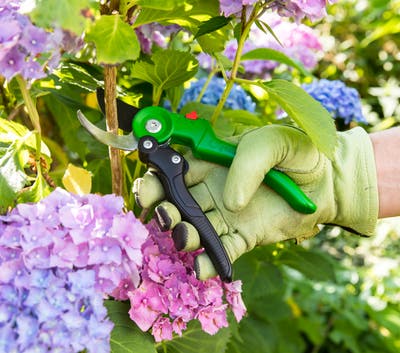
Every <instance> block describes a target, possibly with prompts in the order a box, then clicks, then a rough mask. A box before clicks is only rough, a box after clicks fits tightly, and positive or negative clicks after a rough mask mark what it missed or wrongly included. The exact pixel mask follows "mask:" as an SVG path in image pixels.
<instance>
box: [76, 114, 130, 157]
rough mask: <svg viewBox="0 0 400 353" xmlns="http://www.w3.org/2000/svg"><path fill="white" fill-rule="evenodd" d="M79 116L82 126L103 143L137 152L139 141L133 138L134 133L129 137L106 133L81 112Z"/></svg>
mask: <svg viewBox="0 0 400 353" xmlns="http://www.w3.org/2000/svg"><path fill="white" fill-rule="evenodd" d="M77 116H78V119H79V121H80V122H81V124H82V126H83V127H84V128H85V129H86V130H87V131H89V133H90V134H91V135H92V136H93V137H94V138H95V139H96V140H98V141H100V142H101V143H104V144H105V145H108V146H110V147H114V148H118V149H120V150H124V151H135V150H137V148H138V141H137V140H136V138H135V137H134V136H133V132H131V133H130V134H129V135H116V134H113V133H112V132H108V131H104V130H102V129H100V128H98V127H97V126H96V125H94V124H92V123H91V122H90V121H89V120H88V119H87V118H86V117H85V115H83V113H82V112H81V111H80V110H78V112H77Z"/></svg>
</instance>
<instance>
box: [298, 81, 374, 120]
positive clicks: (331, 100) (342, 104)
mask: <svg viewBox="0 0 400 353" xmlns="http://www.w3.org/2000/svg"><path fill="white" fill-rule="evenodd" d="M302 87H303V88H304V89H305V91H306V92H308V93H309V94H310V95H311V96H312V97H313V98H315V99H316V100H317V101H319V102H320V103H321V104H322V105H323V106H324V107H325V109H326V110H327V111H328V112H329V113H331V115H332V117H333V118H335V119H343V120H344V123H345V124H349V123H350V122H351V121H352V120H355V121H358V122H362V123H366V122H367V121H366V119H365V117H364V116H363V114H362V109H361V101H360V95H359V94H358V92H357V90H356V89H354V88H351V87H347V86H346V85H345V84H344V82H342V81H339V80H334V81H330V80H326V79H321V80H316V81H313V82H312V83H310V84H303V85H302Z"/></svg>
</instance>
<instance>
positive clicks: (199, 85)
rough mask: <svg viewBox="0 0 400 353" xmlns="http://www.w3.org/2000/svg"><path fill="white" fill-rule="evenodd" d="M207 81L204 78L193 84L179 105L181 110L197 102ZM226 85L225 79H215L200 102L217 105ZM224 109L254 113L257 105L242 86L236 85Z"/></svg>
mask: <svg viewBox="0 0 400 353" xmlns="http://www.w3.org/2000/svg"><path fill="white" fill-rule="evenodd" d="M206 81H207V79H206V78H205V77H203V78H201V79H199V80H198V81H195V82H193V83H192V84H191V85H190V87H189V88H188V89H186V90H185V92H184V94H183V96H182V99H181V102H180V104H179V109H181V108H182V107H183V106H184V105H185V104H186V103H188V102H195V101H196V99H197V97H198V96H199V94H200V92H201V90H202V89H203V86H204V85H205V83H206ZM225 85H226V83H225V80H224V79H223V78H221V77H213V78H212V79H211V81H210V83H209V84H208V86H207V89H206V91H205V93H204V94H203V96H202V97H201V101H200V102H201V103H203V104H209V105H217V104H218V102H219V100H220V98H221V96H222V93H223V91H224V89H225ZM224 107H225V108H230V109H235V110H236V109H242V110H247V111H249V112H254V111H255V107H256V104H255V103H254V102H253V100H252V99H251V97H250V96H249V95H248V94H247V93H246V92H245V90H244V89H243V88H242V87H241V86H239V85H236V84H235V85H234V86H233V88H232V90H231V92H230V93H229V96H228V99H227V100H226V102H225V105H224Z"/></svg>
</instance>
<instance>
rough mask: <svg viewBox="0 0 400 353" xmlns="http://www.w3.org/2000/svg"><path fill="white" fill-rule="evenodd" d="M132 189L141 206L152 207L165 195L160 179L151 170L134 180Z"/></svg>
mask: <svg viewBox="0 0 400 353" xmlns="http://www.w3.org/2000/svg"><path fill="white" fill-rule="evenodd" d="M132 191H133V194H134V196H135V201H136V203H137V204H138V206H139V207H141V208H150V207H152V206H153V205H155V204H156V203H158V202H160V201H161V200H163V199H164V197H165V193H164V189H163V187H162V185H161V182H160V180H159V179H158V178H157V176H156V175H155V174H154V173H152V172H151V171H147V172H146V173H145V174H144V175H143V177H142V178H138V179H136V180H135V181H134V183H133V187H132Z"/></svg>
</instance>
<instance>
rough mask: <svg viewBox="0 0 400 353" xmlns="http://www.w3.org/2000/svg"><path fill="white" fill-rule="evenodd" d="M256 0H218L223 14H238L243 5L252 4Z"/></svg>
mask: <svg viewBox="0 0 400 353" xmlns="http://www.w3.org/2000/svg"><path fill="white" fill-rule="evenodd" d="M257 1H258V0H220V2H219V8H220V11H221V13H222V14H224V15H225V16H230V15H235V16H240V14H241V12H242V8H243V6H252V5H254V4H255V3H256V2H257Z"/></svg>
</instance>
